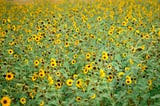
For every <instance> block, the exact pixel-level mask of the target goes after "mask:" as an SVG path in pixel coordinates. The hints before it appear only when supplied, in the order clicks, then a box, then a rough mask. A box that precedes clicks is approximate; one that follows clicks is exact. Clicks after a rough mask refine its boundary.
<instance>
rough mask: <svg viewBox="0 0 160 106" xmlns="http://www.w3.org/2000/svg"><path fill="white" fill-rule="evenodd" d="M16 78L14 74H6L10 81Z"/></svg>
mask: <svg viewBox="0 0 160 106" xmlns="http://www.w3.org/2000/svg"><path fill="white" fill-rule="evenodd" d="M13 78H14V74H13V73H12V72H8V73H7V74H6V80H8V81H10V80H12V79H13Z"/></svg>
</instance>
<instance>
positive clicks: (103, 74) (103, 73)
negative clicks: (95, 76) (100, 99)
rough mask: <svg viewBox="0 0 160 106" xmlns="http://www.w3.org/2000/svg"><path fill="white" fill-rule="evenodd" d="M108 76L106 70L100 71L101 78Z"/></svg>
mask: <svg viewBox="0 0 160 106" xmlns="http://www.w3.org/2000/svg"><path fill="white" fill-rule="evenodd" d="M105 75H106V73H105V72H104V70H102V69H100V77H101V78H104V77H105Z"/></svg>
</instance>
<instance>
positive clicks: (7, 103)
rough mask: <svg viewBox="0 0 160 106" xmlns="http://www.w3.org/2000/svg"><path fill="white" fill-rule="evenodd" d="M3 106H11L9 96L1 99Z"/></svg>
mask: <svg viewBox="0 0 160 106" xmlns="http://www.w3.org/2000/svg"><path fill="white" fill-rule="evenodd" d="M0 102H1V104H2V106H10V105H11V99H10V98H9V97H8V96H3V97H2V99H1V101H0Z"/></svg>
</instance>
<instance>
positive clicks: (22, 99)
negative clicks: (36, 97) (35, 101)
mask: <svg viewBox="0 0 160 106" xmlns="http://www.w3.org/2000/svg"><path fill="white" fill-rule="evenodd" d="M20 103H21V104H23V105H24V104H26V98H24V97H22V98H20Z"/></svg>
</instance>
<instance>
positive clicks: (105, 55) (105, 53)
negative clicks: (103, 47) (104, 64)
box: [102, 52, 108, 60]
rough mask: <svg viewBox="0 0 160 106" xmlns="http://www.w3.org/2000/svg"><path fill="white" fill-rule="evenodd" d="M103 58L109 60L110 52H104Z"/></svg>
mask: <svg viewBox="0 0 160 106" xmlns="http://www.w3.org/2000/svg"><path fill="white" fill-rule="evenodd" d="M102 60H108V53H107V52H102Z"/></svg>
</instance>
